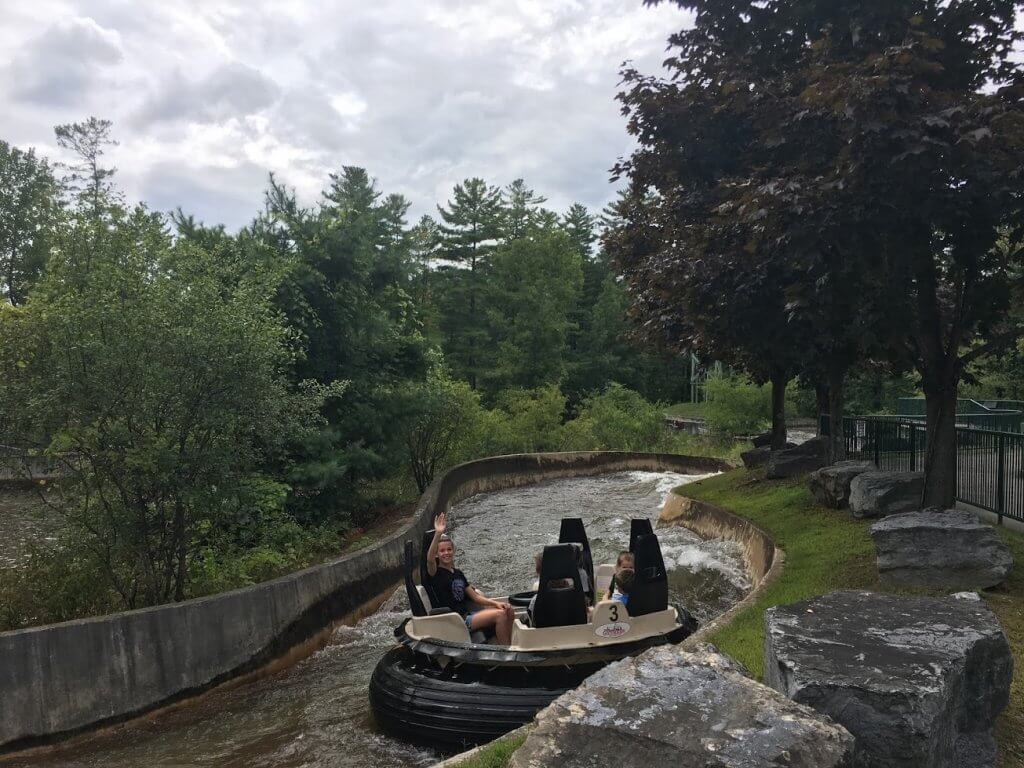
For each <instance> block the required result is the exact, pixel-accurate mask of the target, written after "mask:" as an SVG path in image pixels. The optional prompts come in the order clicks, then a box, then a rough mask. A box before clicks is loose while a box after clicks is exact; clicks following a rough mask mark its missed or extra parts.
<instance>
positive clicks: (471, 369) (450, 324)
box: [437, 178, 501, 389]
mask: <svg viewBox="0 0 1024 768" xmlns="http://www.w3.org/2000/svg"><path fill="white" fill-rule="evenodd" d="M437 210H438V212H439V213H440V214H441V220H442V222H443V223H442V224H441V225H440V226H439V227H438V231H439V246H440V247H439V248H438V252H437V256H438V258H440V259H443V260H445V261H448V262H450V263H452V264H453V265H456V266H458V267H460V268H461V270H460V273H454V274H452V275H451V277H452V280H451V283H452V285H451V290H450V295H449V299H450V305H449V308H448V309H449V311H448V312H446V317H445V326H446V327H445V333H446V336H447V339H446V342H447V343H446V345H445V346H446V348H445V352H446V355H447V357H448V360H449V362H450V363H451V364H452V367H453V370H454V372H455V373H456V375H458V376H461V377H464V378H465V379H466V380H467V381H468V382H469V385H470V386H471V387H472V388H473V389H476V387H477V378H478V375H479V371H480V367H481V365H480V356H481V352H482V349H483V346H484V343H485V341H486V332H485V331H484V328H483V326H482V322H481V317H480V313H479V311H478V307H477V303H478V300H479V296H480V293H481V283H482V281H481V279H480V277H481V272H482V271H483V270H484V268H485V267H486V265H487V259H488V257H489V256H490V254H491V253H492V252H493V251H494V247H495V244H496V241H497V239H498V238H499V237H500V235H501V226H500V225H501V191H500V190H499V189H498V188H497V187H491V186H488V185H487V183H486V182H485V181H484V180H483V179H478V178H473V179H466V180H465V181H464V182H462V183H459V184H456V185H455V189H454V190H453V191H452V199H451V200H449V201H448V207H447V208H443V207H441V206H438V207H437Z"/></svg>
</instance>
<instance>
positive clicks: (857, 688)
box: [764, 592, 1013, 768]
mask: <svg viewBox="0 0 1024 768" xmlns="http://www.w3.org/2000/svg"><path fill="white" fill-rule="evenodd" d="M764 626H765V645H764V662H765V663H764V675H765V682H766V683H767V684H768V685H770V686H772V687H773V688H775V689H776V690H779V691H782V692H783V693H785V694H786V695H787V696H789V697H790V698H792V699H794V700H795V701H798V702H800V703H801V704H806V705H808V706H810V707H813V708H814V709H816V710H818V711H819V712H822V713H824V714H827V715H829V716H831V717H832V718H833V719H834V720H836V722H838V723H841V724H842V725H844V726H845V727H846V728H847V730H849V731H850V733H852V734H853V735H854V736H855V737H856V740H857V744H856V755H855V759H854V764H855V765H856V766H858V767H860V766H865V767H867V766H870V767H871V768H897V767H898V768H911V767H913V768H978V767H980V766H992V765H993V764H994V762H993V761H994V759H995V751H996V750H995V739H994V738H993V735H992V729H993V726H994V724H995V719H996V716H997V715H998V714H999V712H1001V711H1002V709H1003V708H1004V707H1005V706H1006V703H1007V701H1008V700H1009V695H1010V681H1011V680H1012V678H1013V659H1012V657H1011V655H1010V647H1009V644H1008V643H1007V641H1006V636H1005V635H1004V634H1003V631H1002V629H1001V627H1000V626H999V622H998V621H997V620H996V618H995V616H993V615H992V612H991V611H989V609H988V608H987V607H986V606H985V604H984V603H983V602H982V601H980V600H973V601H971V600H959V599H956V598H953V597H947V598H935V597H902V596H895V595H881V594H876V593H872V592H834V593H832V594H831V595H826V596H824V597H819V598H815V599H813V600H808V601H806V602H802V603H794V604H792V605H785V606H778V607H776V608H771V609H769V610H767V611H766V612H765V616H764Z"/></svg>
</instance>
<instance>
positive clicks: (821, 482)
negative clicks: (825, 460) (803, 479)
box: [807, 461, 878, 509]
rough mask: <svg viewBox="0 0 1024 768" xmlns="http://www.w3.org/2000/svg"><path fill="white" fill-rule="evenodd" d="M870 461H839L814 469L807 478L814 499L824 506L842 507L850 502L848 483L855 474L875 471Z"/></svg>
mask: <svg viewBox="0 0 1024 768" xmlns="http://www.w3.org/2000/svg"><path fill="white" fill-rule="evenodd" d="M877 471H878V467H876V466H875V465H874V463H872V462H870V461H839V462H836V463H835V464H830V465H829V466H827V467H822V468H821V469H816V470H815V471H814V472H811V474H810V476H809V477H808V478H807V486H808V487H809V488H810V489H811V494H812V495H813V496H814V500H815V501H817V502H818V503H819V504H821V505H822V506H825V507H832V508H833V509H842V508H843V507H845V506H846V505H847V504H849V503H850V483H851V482H853V478H855V477H856V476H857V475H862V474H864V473H865V472H877Z"/></svg>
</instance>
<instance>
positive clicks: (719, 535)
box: [658, 493, 785, 649]
mask: <svg viewBox="0 0 1024 768" xmlns="http://www.w3.org/2000/svg"><path fill="white" fill-rule="evenodd" d="M664 525H681V526H683V527H684V528H688V529H690V530H691V531H693V532H694V533H696V534H697V535H698V536H701V537H703V538H706V539H725V540H726V541H735V542H736V543H737V544H739V545H740V546H741V547H743V562H744V563H745V564H746V568H747V578H748V579H749V580H750V591H749V592H747V594H746V595H745V596H744V598H743V599H742V600H740V601H739V602H738V603H736V604H735V605H734V606H732V608H730V609H729V610H728V611H726V612H725V613H722V614H720V615H718V616H716V617H715V618H714V619H713V620H711V621H710V622H708V623H707V624H705V625H703V626H702V627H701V628H700V629H699V630H697V631H696V632H695V633H694V634H692V635H690V636H689V637H688V638H686V640H685V641H684V642H683V647H684V648H686V649H690V648H695V647H696V646H697V645H699V644H700V643H703V642H705V641H706V640H707V638H708V637H710V636H711V635H713V634H714V633H715V632H717V631H718V630H719V629H721V628H722V627H724V626H725V625H726V624H728V623H729V622H730V621H732V619H733V617H734V616H735V615H736V614H737V613H739V612H740V611H742V610H744V609H746V608H747V607H748V606H750V605H752V604H753V603H754V602H755V601H756V600H757V599H758V598H759V597H760V596H761V593H762V592H764V590H765V589H767V588H768V586H769V585H770V584H771V583H772V582H773V581H775V579H776V578H778V575H779V573H781V571H782V563H783V560H784V559H785V554H784V553H783V551H782V550H781V549H779V548H777V547H776V546H775V541H774V540H773V539H772V537H771V536H769V535H768V533H767V532H766V531H764V530H763V529H762V528H759V527H758V526H756V525H754V524H753V523H752V522H750V521H749V520H747V519H746V518H743V517H740V516H739V515H735V514H733V513H732V512H729V511H728V510H726V509H722V508H721V507H716V506H715V505H714V504H709V503H707V502H706V501H698V500H697V499H690V498H687V497H686V496H680V495H679V494H676V493H672V494H669V497H668V499H667V500H666V502H665V506H664V507H663V508H662V510H661V516H660V517H659V518H658V526H659V527H661V526H664Z"/></svg>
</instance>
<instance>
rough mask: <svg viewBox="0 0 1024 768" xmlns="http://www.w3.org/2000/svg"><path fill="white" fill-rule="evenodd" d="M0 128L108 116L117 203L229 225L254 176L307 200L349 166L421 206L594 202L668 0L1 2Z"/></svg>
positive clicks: (26, 143)
mask: <svg viewBox="0 0 1024 768" xmlns="http://www.w3.org/2000/svg"><path fill="white" fill-rule="evenodd" d="M0 7H2V17H3V23H2V24H0V104H2V105H3V109H2V110H0V138H3V139H5V140H7V141H9V142H11V143H13V144H16V145H18V146H20V147H22V148H27V147H30V146H34V147H36V148H37V149H38V151H40V152H41V153H42V154H44V155H47V156H49V157H51V158H54V159H57V158H58V157H59V155H58V150H57V148H56V146H55V144H54V139H53V126H54V125H56V124H59V123H66V122H73V121H78V120H82V119H84V118H85V117H87V116H89V115H95V116H97V117H105V118H108V119H110V120H113V121H114V132H115V134H116V137H117V138H118V139H119V140H120V142H121V144H120V146H119V147H117V148H116V149H115V150H113V152H112V154H111V161H112V164H113V165H116V166H117V168H118V178H119V183H120V185H121V187H122V188H123V189H125V191H126V192H127V194H128V196H129V198H130V199H132V200H145V201H146V202H147V203H148V204H149V205H150V206H151V207H153V208H156V209H159V210H169V209H171V208H173V207H175V206H178V205H181V206H182V207H183V208H184V209H185V210H186V211H189V212H193V213H195V214H197V215H198V216H199V218H201V219H203V220H204V221H206V222H207V223H214V222H221V223H225V224H227V225H228V226H229V227H231V228H235V227H238V226H240V225H242V224H245V223H246V222H247V221H249V219H251V218H252V216H253V215H254V213H255V212H256V211H257V210H258V209H259V207H260V206H261V204H262V191H263V189H264V187H265V183H266V177H267V173H268V171H274V172H275V173H276V174H278V175H279V176H280V178H281V179H283V180H284V181H286V182H287V183H288V184H290V185H292V186H294V187H296V188H297V190H298V192H299V195H300V198H302V199H303V200H304V201H306V202H312V201H314V200H316V198H317V195H318V193H319V191H320V190H321V189H322V188H323V187H324V186H325V183H326V179H327V174H328V173H329V172H330V171H332V170H334V169H337V168H339V167H340V166H341V165H361V166H364V167H366V168H367V170H368V171H369V172H370V173H371V175H373V176H375V177H376V178H377V179H378V181H379V186H380V188H381V189H383V191H385V192H389V193H390V192H400V193H402V194H404V195H406V196H407V197H408V198H409V199H410V200H411V201H412V203H413V209H412V215H413V218H415V217H418V216H419V214H421V213H433V212H434V210H435V209H434V204H435V203H436V202H442V203H443V202H444V201H446V200H447V198H448V197H449V193H450V191H451V188H452V186H453V184H454V183H455V182H457V181H459V180H461V179H464V178H466V177H469V176H481V177H483V178H485V179H487V180H488V181H489V182H491V183H494V184H506V183H508V182H509V181H511V180H513V179H515V178H517V177H522V178H524V179H526V181H527V183H528V184H530V185H531V186H532V187H533V188H534V189H536V190H537V191H538V192H539V193H540V194H543V195H546V196H547V197H548V198H549V205H551V206H552V207H554V208H556V209H557V210H564V209H565V208H567V207H568V205H569V204H570V203H571V202H573V201H580V202H583V203H584V204H586V205H588V206H590V207H592V208H599V207H600V206H602V205H604V204H605V203H606V202H607V201H608V200H609V199H610V198H611V196H612V188H611V186H610V185H609V182H608V169H609V167H610V166H611V165H612V164H613V163H614V161H615V160H616V158H617V157H618V156H620V155H622V154H624V153H626V152H628V151H629V149H630V148H631V146H632V144H631V140H630V138H629V137H628V136H627V135H626V131H625V126H624V121H623V118H622V117H621V116H620V114H619V111H618V104H617V102H615V101H614V96H615V93H616V92H617V89H618V88H617V85H618V81H619V75H618V71H619V68H620V65H621V63H622V61H623V60H625V59H631V60H633V61H634V63H636V64H637V65H639V66H640V67H641V68H642V69H644V70H645V71H654V70H656V69H658V68H659V67H660V62H661V61H662V59H663V58H664V57H665V42H666V39H667V37H668V35H669V34H671V33H672V32H674V31H676V30H678V29H680V28H681V27H683V26H685V25H686V24H687V23H688V17H687V15H686V14H685V13H684V12H682V11H680V10H679V9H678V8H677V7H676V6H675V5H672V4H663V5H661V6H658V7H656V8H645V7H643V5H642V3H641V0H465V1H463V0H459V1H456V0H415V1H413V0H334V1H333V2H305V1H303V2H285V1H283V0H275V1H274V2H224V1H222V0H203V1H202V2H192V1H190V0H162V1H161V2H140V1H138V0H78V1H77V2H61V1H60V0H31V1H29V0H0Z"/></svg>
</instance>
